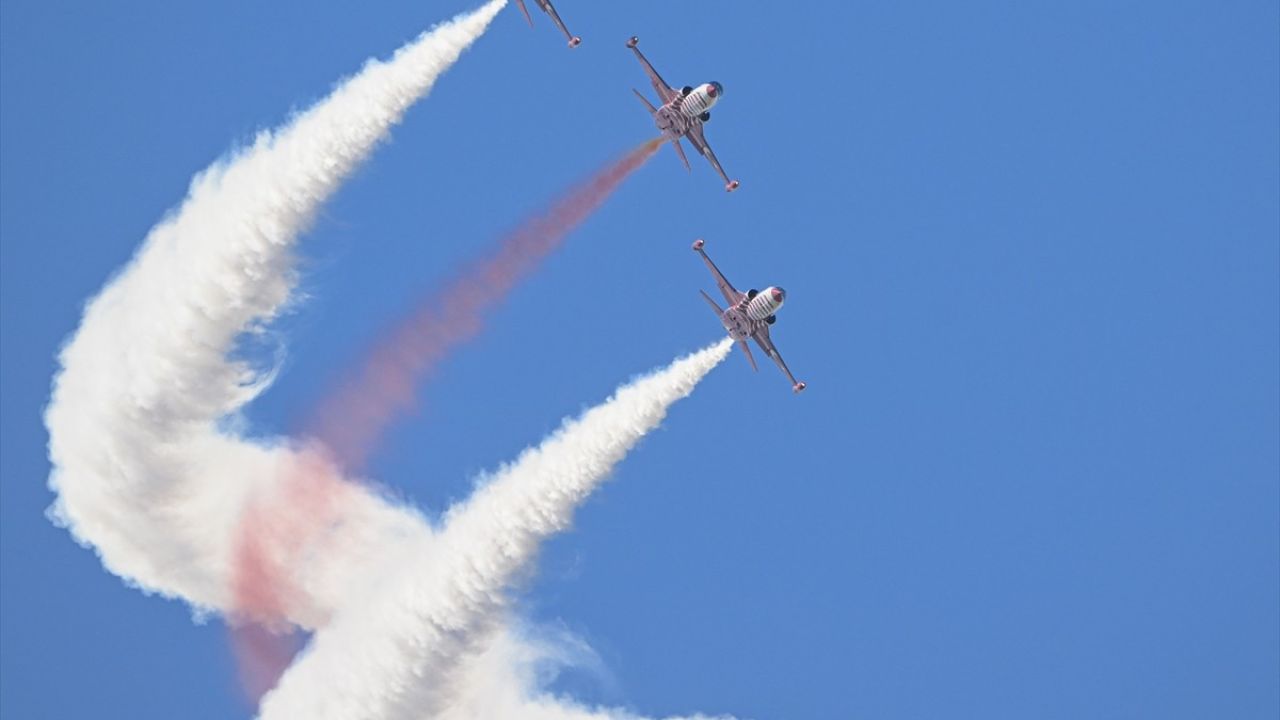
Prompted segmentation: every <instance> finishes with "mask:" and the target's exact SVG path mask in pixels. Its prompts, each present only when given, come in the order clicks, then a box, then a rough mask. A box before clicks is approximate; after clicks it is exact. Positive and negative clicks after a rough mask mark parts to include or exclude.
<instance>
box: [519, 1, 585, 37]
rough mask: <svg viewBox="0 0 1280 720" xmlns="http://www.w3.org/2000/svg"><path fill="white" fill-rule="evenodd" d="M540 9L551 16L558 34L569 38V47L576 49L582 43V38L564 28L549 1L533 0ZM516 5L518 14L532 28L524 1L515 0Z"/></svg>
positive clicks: (531, 20)
mask: <svg viewBox="0 0 1280 720" xmlns="http://www.w3.org/2000/svg"><path fill="white" fill-rule="evenodd" d="M533 1H534V2H535V3H537V4H538V7H539V8H541V10H542V12H544V13H546V14H548V15H550V16H551V21H552V22H554V23H555V24H556V27H558V28H560V32H562V33H564V36H565V37H567V38H569V47H571V48H576V47H578V45H579V44H580V43H581V42H582V38H580V37H578V36H577V35H573V34H571V33H570V32H569V28H567V27H565V26H564V21H563V20H561V19H560V15H558V14H557V13H556V9H555V8H553V7H551V0H533ZM516 4H517V5H519V6H520V12H522V13H524V19H525V20H528V21H529V27H533V18H531V17H529V8H527V7H525V6H524V0H516Z"/></svg>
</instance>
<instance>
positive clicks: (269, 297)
mask: <svg viewBox="0 0 1280 720" xmlns="http://www.w3.org/2000/svg"><path fill="white" fill-rule="evenodd" d="M504 4H505V0H492V1H491V2H489V3H488V4H486V5H484V6H483V7H481V8H480V9H478V10H476V11H475V12H472V13H470V14H467V15H463V16H459V17H458V18H456V19H454V20H453V21H450V22H448V23H445V24H442V25H440V26H438V27H436V28H434V29H433V30H431V31H428V32H426V33H424V34H423V35H421V36H419V37H418V38H417V39H416V40H414V41H413V42H411V43H409V44H407V45H406V46H404V47H403V48H401V49H400V50H399V51H397V52H396V53H395V55H394V57H393V58H391V59H390V60H388V61H385V62H380V61H370V62H369V63H368V64H366V66H365V67H364V68H363V69H362V70H361V71H360V72H359V73H357V74H356V75H355V76H353V77H352V78H350V79H348V80H347V81H345V82H344V83H342V84H341V85H339V86H338V87H337V88H336V89H335V90H334V91H333V93H332V94H331V95H330V96H329V97H327V98H326V99H324V100H322V101H321V102H319V103H318V104H317V105H316V106H314V107H313V108H312V109H310V110H309V111H307V112H305V113H303V114H302V115H300V116H298V117H297V118H295V119H294V120H293V121H292V122H291V123H290V124H289V125H288V126H286V127H285V128H283V129H282V130H280V131H279V132H277V133H274V134H272V133H263V134H261V135H260V136H259V137H258V138H257V139H256V142H255V143H254V144H253V146H252V147H250V148H248V149H247V150H245V151H243V152H241V153H239V154H238V155H237V156H235V157H233V158H231V159H230V160H228V161H226V162H223V163H219V164H215V165H214V166H213V167H211V168H210V169H209V170H207V171H205V172H204V173H202V174H201V175H199V176H197V177H196V178H195V180H194V181H193V182H192V187H191V190H190V193H189V195H188V197H187V199H186V201H185V202H184V203H183V204H182V206H181V207H180V208H179V209H178V210H177V212H176V213H175V214H174V215H173V216H171V217H170V218H169V219H167V220H166V221H164V222H162V223H161V224H160V225H158V226H156V227H155V228H154V229H153V230H152V231H151V233H150V234H149V235H148V237H147V239H146V242H145V243H144V245H143V246H142V248H141V250H140V251H139V252H138V254H137V255H136V256H135V257H134V259H133V261H132V262H131V263H130V265H129V266H128V267H127V268H126V269H125V270H124V271H123V272H122V273H121V274H120V275H119V276H118V277H117V278H116V279H115V280H114V281H112V282H111V283H110V284H109V285H108V286H107V287H106V288H105V289H104V290H103V291H102V293H101V294H100V295H99V296H98V297H97V298H95V299H94V300H93V301H91V302H90V303H89V305H88V307H87V308H86V310H85V315H84V319H83V322H82V323H81V326H80V329H79V331H78V332H77V333H76V334H75V336H74V337H72V339H71V340H70V342H69V343H68V344H67V345H66V347H65V348H64V349H63V351H62V354H61V363H62V371H61V373H60V374H59V375H58V376H57V378H56V380H55V383H54V391H53V397H52V400H51V402H50V405H49V407H48V409H47V411H46V415H45V423H46V425H47V427H48V429H49V435H50V441H49V452H50V459H51V461H52V464H53V472H52V474H51V476H50V479H49V485H50V487H51V489H53V490H54V492H55V493H57V495H58V497H57V501H56V503H55V505H54V506H53V507H52V508H51V516H52V517H53V518H54V519H55V521H56V522H59V523H61V524H64V525H66V526H67V527H68V528H70V530H71V532H72V533H73V534H74V535H75V537H76V538H77V539H78V540H79V541H80V542H82V543H84V544H86V545H90V546H92V547H94V548H96V549H97V551H98V553H99V554H100V555H101V557H102V561H103V564H104V565H105V566H106V567H107V568H108V569H109V570H111V571H112V572H114V573H115V574H117V575H119V576H121V577H123V578H125V579H127V580H128V581H130V582H133V583H136V584H137V585H139V586H140V587H142V588H143V589H145V590H148V591H154V592H159V593H162V594H164V595H169V596H177V597H182V598H185V599H187V600H188V601H190V602H191V603H193V604H194V605H196V606H203V607H213V608H226V607H228V602H229V600H230V598H229V593H228V583H227V575H228V571H229V554H230V544H231V540H232V538H233V532H232V529H233V528H234V526H235V522H236V521H237V518H238V516H239V512H240V509H241V507H242V506H243V505H244V502H245V499H246V496H247V494H248V493H249V492H250V489H251V488H253V487H254V486H255V484H261V483H263V482H265V481H267V480H268V479H270V478H275V477H277V476H278V475H279V474H280V473H278V472H277V465H278V464H279V463H280V462H283V461H286V460H287V454H284V453H280V452H279V451H278V450H273V449H269V448H261V447H255V446H254V445H252V444H248V443H244V442H242V441H240V440H238V439H236V438H233V437H229V436H227V435H225V434H223V433H220V432H219V431H218V428H217V423H218V421H219V419H220V418H223V417H224V416H226V415H228V414H229V413H234V412H236V411H237V410H238V409H240V408H241V407H242V406H243V405H244V404H245V403H246V402H248V401H249V400H250V399H252V398H253V397H254V396H255V395H256V394H257V393H258V392H260V391H261V390H262V389H263V388H264V387H265V385H266V384H267V383H268V382H269V380H270V378H269V377H268V378H265V379H264V378H262V377H261V376H260V375H261V374H260V373H258V372H255V370H254V369H253V368H251V367H249V366H248V365H247V364H246V363H243V362H236V361H233V360H230V359H228V355H229V354H230V353H231V352H232V351H233V350H234V346H235V343H236V340H237V338H238V337H240V336H241V335H242V334H243V333H246V332H250V333H252V332H262V329H261V328H262V326H263V324H264V323H266V322H268V321H270V320H271V319H272V318H273V317H274V316H275V315H276V314H277V313H278V312H280V310H281V308H282V307H283V305H284V303H285V302H286V300H287V299H288V297H289V292H290V290H291V288H292V286H293V284H294V274H293V256H292V252H291V250H292V248H293V245H294V242H295V241H296V239H297V238H298V236H299V234H300V233H301V232H302V231H303V230H305V229H306V227H307V225H308V224H309V223H310V221H311V219H312V218H313V216H314V214H315V212H316V210H317V208H318V207H319V206H320V204H321V203H323V202H324V201H325V200H326V199H327V198H328V197H329V196H330V195H331V194H332V193H333V192H334V191H335V190H336V189H337V188H338V186H339V185H340V184H341V183H342V181H343V180H344V179H345V178H346V177H347V176H348V175H349V174H350V173H351V172H352V170H354V169H355V168H356V167H357V166H358V165H359V164H360V163H361V162H362V161H363V160H364V159H365V158H366V157H368V155H369V154H370V152H371V151H372V150H373V149H374V148H375V147H376V145H377V144H378V143H379V141H381V140H382V139H383V138H385V137H386V136H387V134H388V132H389V130H390V129H391V127H392V126H393V125H395V124H396V123H397V122H399V121H400V119H401V117H402V116H403V114H404V112H405V111H406V110H407V109H408V108H409V106H410V105H412V104H413V103H414V102H415V101H416V100H418V99H420V98H421V97H423V96H424V95H425V94H426V93H427V92H428V91H429V90H430V89H431V86H432V85H433V83H434V82H435V80H436V78H437V77H438V76H439V75H440V74H441V73H442V72H443V71H445V70H446V69H448V67H449V66H450V65H451V64H452V63H453V62H454V61H455V60H457V58H458V56H459V55H460V54H461V53H462V51H463V50H465V49H466V48H467V47H468V46H470V45H471V43H472V42H474V41H475V40H476V39H477V38H478V37H479V36H480V35H481V34H482V33H483V32H484V30H485V29H486V27H487V26H488V24H489V22H490V20H492V19H493V17H494V15H495V14H496V13H497V12H498V10H500V9H501V8H502V6H503V5H504ZM357 505H359V503H357ZM361 507H362V510H358V511H357V515H359V514H361V513H363V514H364V515H366V516H368V517H367V518H366V519H369V520H376V522H373V523H372V526H374V527H379V528H386V529H393V530H390V532H392V533H393V534H397V533H405V532H408V533H416V534H417V536H418V537H422V536H424V535H425V534H426V533H425V528H424V527H423V525H422V523H421V522H419V521H418V520H417V518H415V517H412V516H410V515H408V514H406V513H404V512H402V511H399V510H396V509H393V508H389V507H387V506H386V505H385V504H383V503H380V502H375V501H373V499H372V498H365V501H364V503H363V505H362V506H361ZM410 528H413V529H410ZM350 549H351V550H354V551H358V550H359V549H360V548H350ZM353 557H354V558H359V557H360V555H359V553H358V552H356V554H354V555H353ZM327 560H329V561H333V564H331V565H329V567H330V568H333V569H332V570H331V571H332V572H341V571H342V566H341V563H340V562H339V560H340V559H339V558H334V557H331V558H328V559H327ZM347 579H348V580H349V579H350V578H349V577H348V578H347ZM319 585H320V586H323V587H342V586H345V583H319ZM336 602H338V600H337V599H336V598H317V599H316V603H317V605H318V606H320V607H325V606H328V607H332V605H333V604H335V603H336ZM297 615H299V617H298V618H297V619H298V620H299V622H302V623H304V624H305V623H314V622H316V621H318V620H319V619H320V618H321V617H322V616H323V614H322V613H321V612H320V611H319V610H315V609H311V610H301V609H300V610H298V612H297Z"/></svg>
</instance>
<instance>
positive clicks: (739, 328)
mask: <svg viewBox="0 0 1280 720" xmlns="http://www.w3.org/2000/svg"><path fill="white" fill-rule="evenodd" d="M705 244H706V243H704V242H703V241H702V240H694V241H693V249H694V250H695V251H697V253H698V254H699V255H701V256H702V260H703V262H705V263H706V264H707V268H709V269H710V270H711V274H712V275H714V276H715V277H716V285H719V286H720V294H721V295H724V299H725V300H726V301H727V302H728V303H729V308H728V309H727V310H722V309H720V306H719V305H717V304H716V301H715V300H712V299H711V296H710V295H707V293H706V292H703V291H701V290H699V292H702V297H704V298H706V300H707V302H708V303H709V304H710V305H711V307H712V309H714V310H715V311H716V315H717V316H718V317H719V318H720V323H721V324H722V325H724V329H725V330H728V331H729V337H731V338H733V339H734V340H736V341H737V342H738V347H741V348H742V352H744V353H746V354H747V361H748V362H750V363H751V369H752V370H758V369H759V368H757V367H756V359H755V358H754V357H752V356H751V348H750V347H749V346H748V345H747V338H751V339H752V340H755V341H756V344H757V345H759V346H760V349H761V350H763V351H764V352H765V354H766V355H768V356H769V357H771V358H773V361H774V362H775V363H777V364H778V367H779V368H781V369H782V372H783V373H785V374H786V376H787V378H788V379H789V380H791V389H792V390H793V391H795V392H800V391H801V390H804V389H805V384H804V383H802V382H800V381H799V380H796V377H795V375H792V374H791V370H789V369H787V364H786V363H785V362H783V361H782V356H781V355H779V354H778V349H777V348H776V347H774V346H773V341H772V340H770V339H769V326H770V325H772V324H773V322H774V320H775V319H776V317H777V316H776V315H775V314H774V313H776V312H778V308H781V307H782V303H783V301H784V300H786V299H787V291H786V290H783V289H782V288H780V287H776V286H773V287H767V288H765V289H764V292H760V291H757V290H754V289H752V290H749V291H747V292H744V293H743V292H738V291H737V290H736V289H735V288H734V287H733V285H732V284H730V283H729V281H728V280H726V279H725V277H724V275H722V274H720V268H717V267H716V264H715V263H713V262H711V258H709V257H707V253H706V251H704V250H703V249H702V246H703V245H705Z"/></svg>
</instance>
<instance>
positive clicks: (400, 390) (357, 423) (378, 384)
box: [311, 140, 662, 468]
mask: <svg viewBox="0 0 1280 720" xmlns="http://www.w3.org/2000/svg"><path fill="white" fill-rule="evenodd" d="M661 142H662V141H661V140H651V141H649V142H647V143H645V144H644V145H641V146H640V147H638V148H636V149H635V150H633V151H631V152H630V153H628V154H627V155H626V156H624V157H623V158H621V159H620V160H618V161H617V162H615V163H613V164H612V165H610V166H609V167H607V168H605V169H604V170H602V171H601V172H599V173H597V174H596V175H595V176H594V177H592V178H591V179H589V180H587V181H586V182H584V183H582V184H581V185H579V186H578V187H576V188H575V189H573V190H572V191H571V192H569V194H568V195H566V196H565V197H563V198H562V199H561V200H560V201H558V202H557V203H556V204H555V205H553V206H552V207H551V209H550V210H548V211H547V212H546V213H545V214H544V215H541V216H538V217H534V218H531V219H529V220H528V221H526V222H525V223H524V224H523V225H521V226H520V227H519V228H517V229H516V230H515V231H514V232H512V233H511V234H510V235H508V236H507V237H506V238H505V239H504V240H503V241H502V243H501V244H500V245H499V246H498V248H497V250H496V251H495V252H494V253H493V254H492V255H490V256H489V257H486V258H483V259H481V260H480V261H478V262H476V263H474V264H473V265H472V266H471V267H470V268H469V269H468V270H466V271H465V272H463V273H462V275H461V276H459V277H458V278H457V279H456V280H454V281H453V282H451V283H449V284H448V285H447V286H446V287H445V288H444V289H443V290H442V291H441V292H440V293H438V294H437V295H436V296H435V297H433V298H431V299H430V300H428V301H427V302H425V303H423V304H422V305H421V309H420V310H418V311H417V312H416V313H415V314H414V315H413V316H412V317H410V318H409V319H408V321H407V322H405V323H403V324H402V325H400V326H399V327H398V328H397V329H396V330H395V331H394V332H393V333H392V334H391V336H390V337H389V338H387V339H386V340H385V341H383V342H381V343H379V344H378V345H377V346H376V347H375V348H374V350H373V352H371V353H370V355H369V357H368V359H367V360H366V361H365V363H364V366H363V369H362V371H361V372H360V373H359V374H358V376H356V377H355V379H354V380H353V381H352V382H349V383H348V384H346V385H345V386H344V387H343V388H342V389H340V390H339V391H338V392H337V393H336V394H335V395H333V396H332V397H330V398H329V399H328V401H327V402H325V403H323V404H322V405H321V406H320V408H319V412H317V413H316V415H315V425H314V426H313V431H312V433H311V435H312V437H314V438H315V439H317V440H319V441H320V442H321V443H322V444H324V445H325V446H326V447H327V448H329V450H330V452H332V453H333V456H334V458H335V459H336V460H337V461H338V462H339V463H340V464H341V465H342V466H344V467H347V468H360V467H362V466H363V465H364V462H365V461H366V460H367V458H368V455H369V453H370V452H371V451H372V450H373V448H374V446H375V444H376V443H377V440H378V438H380V437H381V436H382V434H383V433H384V432H385V431H386V429H387V426H388V425H390V424H391V422H392V421H393V420H395V419H396V417H398V416H399V415H400V414H402V413H404V412H405V411H407V410H408V409H410V408H411V407H412V406H413V400H414V388H415V387H417V385H418V383H420V382H421V381H422V380H423V379H424V378H425V377H426V376H427V375H428V374H430V373H431V372H433V371H434V370H435V369H436V367H437V366H438V365H439V363H440V361H441V360H443V359H444V358H445V357H446V356H447V355H448V354H449V353H450V352H451V351H452V350H453V349H454V348H456V347H457V346H458V345H461V344H462V343H464V342H466V341H467V340H470V339H471V338H473V337H475V336H476V335H477V334H478V333H479V332H480V329H481V327H482V325H483V321H484V316H485V313H486V312H487V311H488V310H489V309H490V308H492V307H493V306H494V305H496V304H498V302H500V301H501V300H502V299H503V298H505V297H506V296H507V293H508V292H510V290H511V288H512V287H513V286H514V285H515V284H516V283H517V282H519V281H520V280H522V279H523V278H524V277H526V276H527V275H528V274H529V273H530V272H532V271H533V270H534V269H535V268H536V267H537V266H538V264H539V263H540V262H542V260H543V259H544V258H546V257H547V255H549V254H550V253H551V252H552V251H554V250H556V249H557V248H559V247H560V245H561V243H562V242H563V241H564V239H565V237H566V236H568V234H569V233H570V232H572V231H573V230H574V229H575V228H577V227H578V225H580V224H582V222H583V221H584V220H586V219H587V218H588V217H590V215H591V214H592V213H593V212H595V211H596V209H598V208H599V207H600V206H601V205H602V204H603V203H604V201H605V200H606V199H608V197H609V196H610V195H611V194H613V192H614V191H615V190H617V188H618V186H620V185H621V184H622V182H623V181H624V180H626V179H627V177H628V176H629V175H630V174H631V173H632V172H634V171H635V170H636V169H638V168H639V167H640V166H641V165H643V164H644V163H645V161H647V160H648V159H649V158H650V157H652V155H653V153H654V152H656V151H657V149H658V147H660V145H661Z"/></svg>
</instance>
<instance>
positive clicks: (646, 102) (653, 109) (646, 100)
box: [631, 88, 658, 115]
mask: <svg viewBox="0 0 1280 720" xmlns="http://www.w3.org/2000/svg"><path fill="white" fill-rule="evenodd" d="M631 92H633V93H635V94H636V97H638V98H640V102H642V103H644V106H645V107H647V108H649V114H650V115H652V114H654V113H656V112H658V108H656V107H654V106H653V104H652V103H650V102H649V98H647V97H645V96H643V95H641V94H640V91H639V90H637V89H635V88H631Z"/></svg>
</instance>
